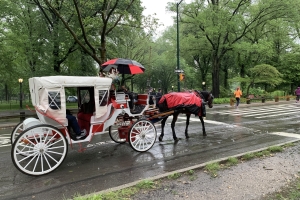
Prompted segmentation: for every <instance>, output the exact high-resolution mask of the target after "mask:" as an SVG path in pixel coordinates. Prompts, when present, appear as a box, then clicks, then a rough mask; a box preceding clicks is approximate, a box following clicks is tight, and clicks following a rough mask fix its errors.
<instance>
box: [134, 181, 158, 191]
mask: <svg viewBox="0 0 300 200" xmlns="http://www.w3.org/2000/svg"><path fill="white" fill-rule="evenodd" d="M136 187H137V188H139V189H152V188H155V183H154V182H153V181H150V180H143V181H141V182H139V183H138V184H137V185H136Z"/></svg>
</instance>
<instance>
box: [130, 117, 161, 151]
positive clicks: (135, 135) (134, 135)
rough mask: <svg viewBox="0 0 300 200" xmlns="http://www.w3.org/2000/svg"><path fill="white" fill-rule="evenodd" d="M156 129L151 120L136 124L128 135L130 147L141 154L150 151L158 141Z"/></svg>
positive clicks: (143, 120)
mask: <svg viewBox="0 0 300 200" xmlns="http://www.w3.org/2000/svg"><path fill="white" fill-rule="evenodd" d="M156 136H157V132H156V128H155V126H154V125H153V124H152V123H151V122H150V121H149V120H145V119H142V120H138V121H137V122H135V123H134V124H133V125H132V127H131V129H130V131H129V134H128V141H129V144H130V146H131V147H132V148H133V149H134V150H136V151H139V152H144V151H148V150H149V149H150V148H151V147H152V146H153V145H154V143H155V141H156Z"/></svg>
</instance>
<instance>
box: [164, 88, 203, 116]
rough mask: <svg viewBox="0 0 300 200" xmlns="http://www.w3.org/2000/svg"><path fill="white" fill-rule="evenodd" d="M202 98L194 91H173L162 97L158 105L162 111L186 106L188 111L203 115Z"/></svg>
mask: <svg viewBox="0 0 300 200" xmlns="http://www.w3.org/2000/svg"><path fill="white" fill-rule="evenodd" d="M201 104H202V99H201V98H200V97H199V96H197V95H196V94H194V93H188V92H171V93H168V94H165V95H163V96H162V97H161V99H160V101H159V102H158V107H159V110H160V111H161V112H163V111H166V110H171V109H182V108H184V109H185V110H186V111H187V112H190V113H193V114H195V115H198V116H201Z"/></svg>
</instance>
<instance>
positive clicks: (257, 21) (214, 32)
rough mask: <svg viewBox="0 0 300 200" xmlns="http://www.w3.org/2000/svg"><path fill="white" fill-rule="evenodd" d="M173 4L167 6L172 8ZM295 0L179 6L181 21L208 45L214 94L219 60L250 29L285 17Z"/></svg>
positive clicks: (214, 1)
mask: <svg viewBox="0 0 300 200" xmlns="http://www.w3.org/2000/svg"><path fill="white" fill-rule="evenodd" d="M175 6H176V5H175V4H173V5H172V7H171V8H170V9H171V10H173V11H174V10H175ZM295 6H296V4H294V1H292V0H288V1H278V0H268V1H267V0H264V1H255V2H253V1H248V0H247V1H245V0H236V1H221V0H220V1H219V0H210V1H205V0H197V1H194V2H192V3H191V4H189V5H186V6H185V7H184V9H183V10H182V18H181V23H182V24H185V28H186V31H187V30H190V32H192V31H191V30H195V31H194V32H195V33H197V35H195V37H200V38H205V39H206V40H207V42H208V44H209V45H210V52H211V68H212V83H213V94H214V96H215V97H219V93H220V89H219V86H220V69H221V62H222V59H223V57H224V56H225V54H226V53H228V52H229V51H231V50H233V45H234V44H236V43H238V42H239V41H240V40H241V39H242V38H244V37H245V36H246V35H247V34H248V33H249V32H250V31H252V30H254V29H255V28H256V27H258V26H261V25H262V24H265V23H267V22H269V21H271V20H273V19H278V18H285V17H288V10H291V9H292V8H293V7H295Z"/></svg>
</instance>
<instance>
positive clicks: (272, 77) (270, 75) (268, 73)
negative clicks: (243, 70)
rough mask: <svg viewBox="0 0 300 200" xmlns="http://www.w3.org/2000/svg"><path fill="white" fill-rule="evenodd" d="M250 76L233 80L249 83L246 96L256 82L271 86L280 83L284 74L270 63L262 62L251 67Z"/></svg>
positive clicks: (233, 80)
mask: <svg viewBox="0 0 300 200" xmlns="http://www.w3.org/2000/svg"><path fill="white" fill-rule="evenodd" d="M249 71H250V73H249V76H247V77H244V78H243V77H235V78H233V79H232V80H231V81H232V82H241V83H246V84H247V91H246V96H248V94H249V89H250V87H252V86H253V85H254V84H268V85H270V86H276V85H279V84H280V83H281V82H282V81H283V79H282V74H281V73H280V72H279V71H278V70H277V69H276V68H275V67H273V66H271V65H268V64H260V65H256V66H254V67H253V68H251V69H250V70H249Z"/></svg>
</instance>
